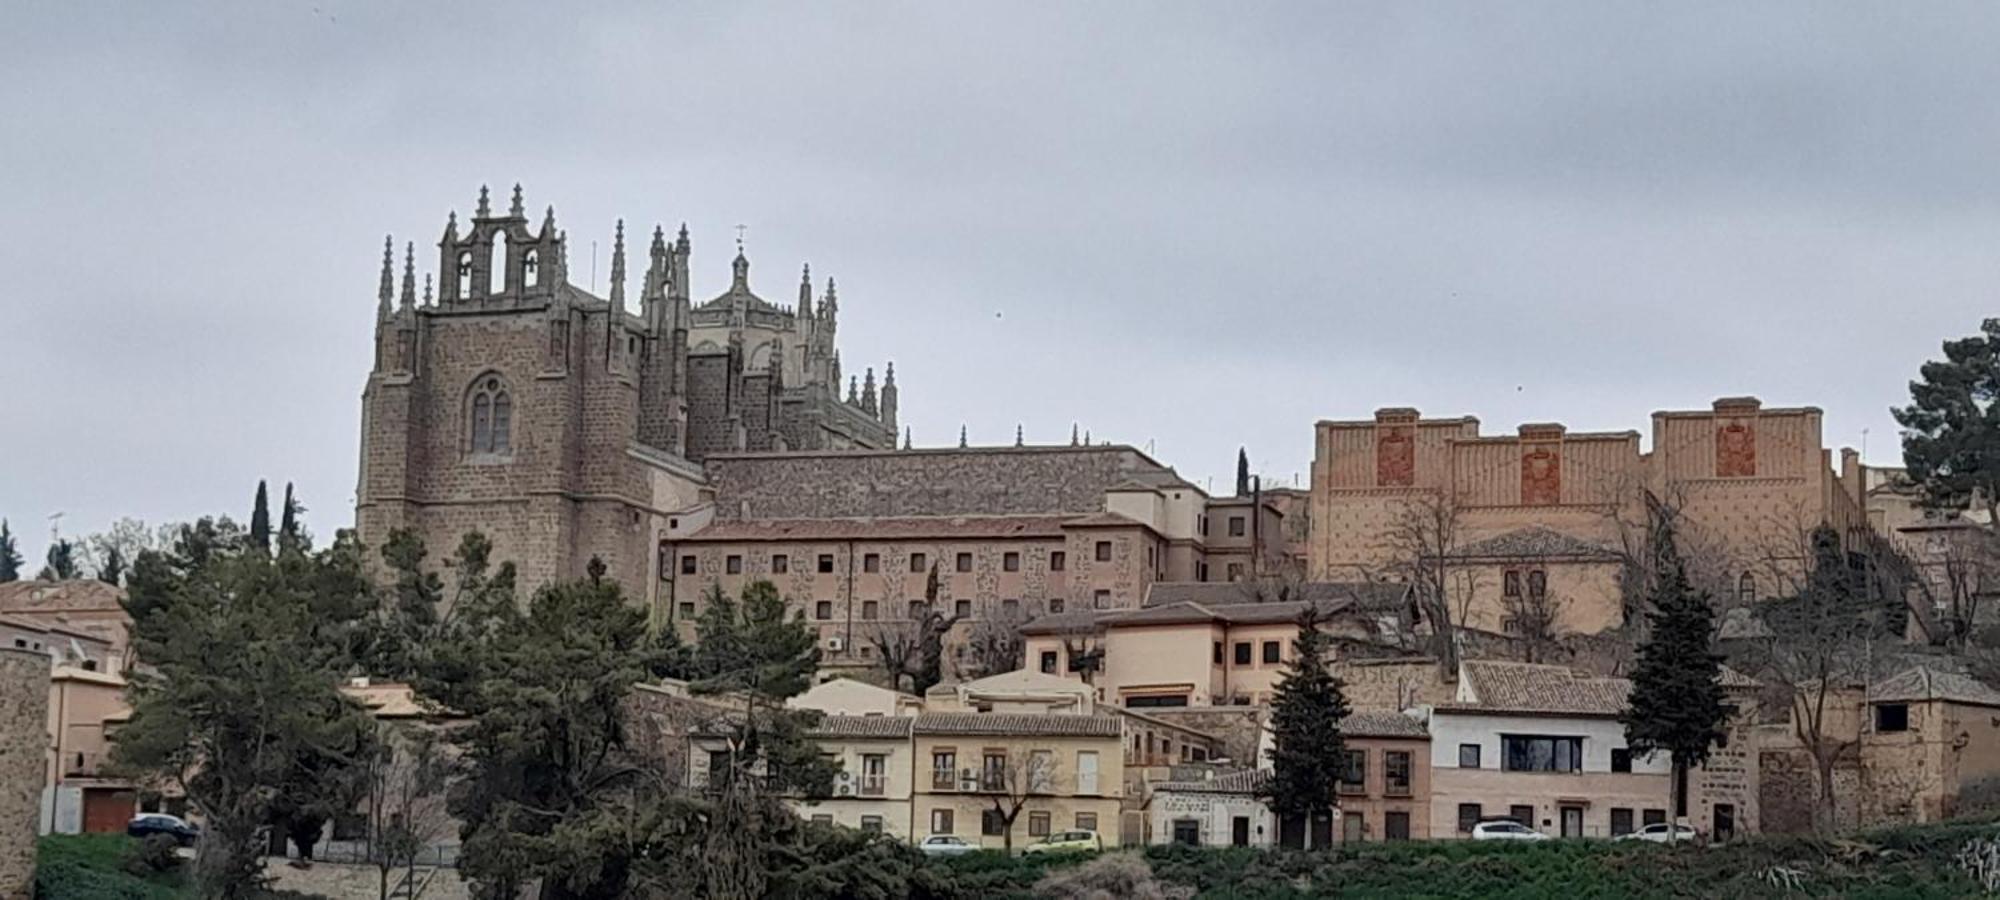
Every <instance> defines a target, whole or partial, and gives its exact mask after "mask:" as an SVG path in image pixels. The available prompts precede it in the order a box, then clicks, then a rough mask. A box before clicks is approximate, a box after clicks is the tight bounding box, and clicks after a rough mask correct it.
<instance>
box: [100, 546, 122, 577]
mask: <svg viewBox="0 0 2000 900" xmlns="http://www.w3.org/2000/svg"><path fill="white" fill-rule="evenodd" d="M97 580H98V581H102V582H104V583H105V584H111V585H117V584H123V583H124V581H125V554H124V553H121V552H119V550H118V548H117V547H106V548H104V556H103V558H102V559H99V560H98V562H97Z"/></svg>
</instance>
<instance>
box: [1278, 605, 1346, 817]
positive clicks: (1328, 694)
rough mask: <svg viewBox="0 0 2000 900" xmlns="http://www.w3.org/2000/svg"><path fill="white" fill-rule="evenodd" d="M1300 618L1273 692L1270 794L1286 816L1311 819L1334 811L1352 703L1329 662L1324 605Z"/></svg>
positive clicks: (1309, 610)
mask: <svg viewBox="0 0 2000 900" xmlns="http://www.w3.org/2000/svg"><path fill="white" fill-rule="evenodd" d="M1298 623H1299V634H1298V637H1296V638H1294V639H1293V640H1292V658H1291V660H1290V661H1289V662H1287V663H1285V671H1284V675H1283V676H1282V677H1280V678H1279V680H1278V686H1277V689H1276V690H1275V691H1274V692H1273V693H1272V695H1271V730H1272V745H1273V746H1272V749H1271V769H1272V774H1271V779H1270V781H1269V782H1267V783H1266V785H1265V787H1264V795H1265V796H1266V797H1268V798H1269V799H1270V803H1271V810H1272V811H1273V812H1275V813H1277V814H1278V819H1279V821H1280V822H1282V821H1284V820H1286V819H1290V818H1295V817H1304V818H1305V820H1306V822H1307V823H1308V824H1310V823H1311V822H1312V820H1313V819H1314V818H1315V817H1317V816H1320V815H1324V814H1327V813H1328V811H1329V810H1330V808H1331V807H1332V805H1333V794H1334V790H1335V789H1336V788H1337V787H1339V784H1340V773H1341V767H1342V766H1343V765H1344V763H1345V760H1346V754H1345V753H1344V751H1345V749H1346V747H1345V745H1344V744H1343V742H1342V741H1341V738H1340V720H1341V719H1344V718H1346V717H1347V712H1348V709H1347V697H1346V696H1345V695H1344V694H1343V693H1342V692H1341V684H1340V679H1338V678H1335V677H1334V676H1333V673H1332V672H1329V671H1327V668H1326V652H1327V649H1328V645H1329V643H1330V641H1329V639H1328V637H1327V634H1326V632H1324V631H1322V630H1321V629H1320V616H1319V611H1318V610H1317V609H1315V608H1314V607H1312V606H1311V605H1307V606H1306V608H1305V609H1304V610H1303V611H1302V612H1300V613H1299V619H1298Z"/></svg>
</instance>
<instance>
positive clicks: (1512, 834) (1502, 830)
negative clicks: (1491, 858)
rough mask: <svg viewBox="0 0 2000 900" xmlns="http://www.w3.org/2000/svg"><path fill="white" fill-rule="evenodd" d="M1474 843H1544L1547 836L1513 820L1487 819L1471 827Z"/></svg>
mask: <svg viewBox="0 0 2000 900" xmlns="http://www.w3.org/2000/svg"><path fill="white" fill-rule="evenodd" d="M1472 839H1473V840H1475V841H1546V840H1548V839H1549V836H1548V835H1546V834H1543V833H1541V832H1539V831H1536V830H1534V829H1533V828H1529V827H1528V826H1526V825H1523V824H1521V823H1519V822H1516V821H1514V820H1513V819H1489V820H1487V821H1484V822H1481V823H1479V824H1477V825H1474V826H1472Z"/></svg>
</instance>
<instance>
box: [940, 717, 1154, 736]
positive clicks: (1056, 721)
mask: <svg viewBox="0 0 2000 900" xmlns="http://www.w3.org/2000/svg"><path fill="white" fill-rule="evenodd" d="M916 719H917V721H916V726H915V732H916V733H917V734H930V735H940V734H965V735H1010V736H1011V735H1018V736H1022V737H1111V738H1115V737H1119V736H1121V735H1123V734H1124V722H1123V721H1122V720H1121V719H1119V718H1118V717H1116V716H1097V715H1088V714H1075V713H977V712H929V713H923V714H921V715H918V716H917V717H916Z"/></svg>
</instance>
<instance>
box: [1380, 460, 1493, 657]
mask: <svg viewBox="0 0 2000 900" xmlns="http://www.w3.org/2000/svg"><path fill="white" fill-rule="evenodd" d="M1460 519H1461V513H1460V510H1459V506H1458V502H1457V501H1456V500H1455V499H1454V498H1452V497H1449V496H1446V495H1444V494H1441V493H1425V494H1420V495H1418V496H1417V497H1416V498H1415V499H1413V500H1411V501H1409V503H1408V505H1406V506H1405V507H1404V508H1403V510H1402V512H1401V513H1400V514H1399V515H1398V516H1397V517H1396V519H1395V520H1394V521H1393V522H1391V523H1390V525H1389V528H1388V530H1387V533H1386V534H1385V535H1384V541H1385V543H1386V544H1387V545H1388V548H1389V555H1390V563H1389V566H1390V571H1391V574H1393V575H1395V576H1397V577H1398V579H1399V580H1401V581H1405V582H1407V583H1408V584H1409V585H1410V587H1411V590H1412V592H1413V593H1414V595H1415V600H1416V604H1417V608H1418V610H1419V612H1420V614H1421V615H1422V616H1423V618H1424V619H1425V621H1426V622H1427V623H1428V624H1429V626H1430V632H1431V652H1432V654H1433V655H1435V656H1436V657H1437V659H1438V664H1439V665H1440V666H1442V667H1443V668H1444V670H1445V671H1446V672H1457V671H1458V633H1457V630H1458V628H1459V626H1460V625H1462V624H1463V623H1464V621H1465V618H1466V614H1467V612H1468V611H1469V610H1470V608H1471V605H1472V597H1473V594H1474V593H1475V592H1476V589H1477V587H1478V584H1479V576H1478V573H1477V571H1475V570H1474V569H1473V567H1470V566H1464V565H1460V564H1459V563H1458V560H1457V556H1458V549H1459V546H1460V544H1461V541H1462V535H1461V533H1460V532H1461V522H1460Z"/></svg>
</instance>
